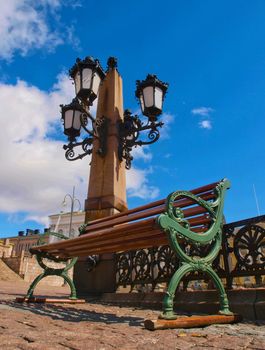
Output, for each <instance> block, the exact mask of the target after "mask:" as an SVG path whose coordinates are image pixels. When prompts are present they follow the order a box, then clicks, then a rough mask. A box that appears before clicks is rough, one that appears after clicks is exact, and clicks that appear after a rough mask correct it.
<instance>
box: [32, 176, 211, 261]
mask: <svg viewBox="0 0 265 350" xmlns="http://www.w3.org/2000/svg"><path fill="white" fill-rule="evenodd" d="M217 184H218V182H215V183H212V184H209V185H206V186H203V187H199V188H196V189H194V190H191V191H190V192H191V193H192V194H194V195H196V196H199V197H200V198H202V199H203V200H205V201H207V202H209V201H214V200H215V199H216V192H215V188H216V186H217ZM166 201H167V199H162V200H159V201H155V202H152V203H149V204H147V205H143V206H140V207H137V208H134V209H131V210H128V211H125V212H123V213H119V214H116V215H113V216H110V217H105V218H101V219H98V220H94V221H91V222H89V223H88V224H87V225H86V227H85V229H84V230H83V234H82V235H81V236H80V237H77V238H73V239H69V240H67V241H63V242H57V243H52V244H49V245H44V246H38V247H34V248H33V249H31V252H32V253H40V252H43V253H44V254H47V255H51V256H57V257H62V258H65V257H73V256H86V255H90V254H100V253H114V252H119V251H126V250H131V249H139V248H148V247H151V246H159V245H162V244H167V243H168V241H167V237H166V235H165V233H164V232H163V231H162V230H161V229H160V227H159V226H158V225H157V224H156V221H155V219H156V217H157V216H159V215H160V214H161V213H164V212H165V210H166ZM173 205H174V207H176V208H181V209H182V212H183V215H184V218H185V219H186V220H187V221H188V222H189V225H190V229H191V230H192V231H193V232H197V233H203V232H205V231H207V230H208V228H209V227H210V226H211V225H212V224H213V222H212V219H211V218H210V217H209V215H208V213H207V210H206V209H205V208H204V207H202V206H200V205H199V204H198V203H197V202H195V201H194V200H192V199H190V198H182V197H179V198H178V200H176V201H175V202H174V204H173Z"/></svg>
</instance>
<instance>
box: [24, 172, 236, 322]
mask: <svg viewBox="0 0 265 350" xmlns="http://www.w3.org/2000/svg"><path fill="white" fill-rule="evenodd" d="M229 186H230V184H229V181H228V180H226V179H224V180H221V181H220V182H216V183H212V184H209V185H206V186H203V187H200V188H196V189H194V190H191V191H176V192H173V193H172V194H170V195H169V196H168V197H167V198H166V199H162V200H160V201H156V202H152V203H149V204H147V205H144V206H140V207H137V208H134V209H131V210H128V211H125V212H122V213H119V214H116V215H113V216H110V217H105V218H102V219H98V220H95V221H92V222H89V223H87V224H86V225H84V226H83V227H82V232H81V235H80V236H79V237H77V238H72V239H68V240H63V241H61V242H56V243H51V244H46V245H38V246H35V247H33V248H31V250H30V251H31V253H32V254H36V255H37V259H38V260H39V261H42V259H44V258H48V259H51V260H53V261H69V259H72V260H71V267H72V266H73V265H74V263H75V261H76V257H79V256H88V255H92V254H104V253H117V252H122V251H129V250H134V249H143V248H149V247H156V246H160V245H164V244H170V246H171V247H172V249H173V250H174V252H175V253H176V255H177V257H178V259H179V260H180V262H181V264H180V267H179V268H178V269H177V271H175V273H174V275H173V277H172V278H171V280H170V282H169V285H168V288H167V292H166V293H165V297H164V300H163V312H162V314H161V318H163V319H167V320H171V319H175V318H176V315H175V313H174V311H173V300H174V296H175V291H176V289H177V287H178V285H179V283H180V281H181V280H182V278H183V277H184V276H185V275H186V274H187V273H189V272H203V273H206V274H207V275H208V276H209V277H210V278H211V279H212V280H213V282H214V284H215V286H216V288H217V290H218V292H219V299H220V311H219V312H220V314H223V315H231V314H232V313H231V312H230V310H229V305H228V299H227V295H226V292H225V289H224V287H223V284H222V282H221V279H220V278H219V277H218V275H217V274H216V272H215V271H214V270H213V268H212V262H213V261H214V259H215V258H216V257H217V255H218V253H219V251H220V248H221V243H222V224H223V206H224V198H225V193H226V190H227V189H228V188H229ZM183 242H186V243H190V244H193V245H194V244H195V245H197V246H204V245H207V244H210V243H211V247H212V248H211V250H210V252H209V253H208V255H207V256H204V257H198V256H189V255H188V254H187V253H186V251H185V249H184V248H183V246H182V243H183ZM66 269H69V265H68V266H67V267H66ZM65 272H66V271H65V270H64V269H61V270H58V269H57V270H56V271H52V270H51V269H48V270H47V269H46V270H45V271H44V273H43V274H42V275H40V276H38V277H37V278H36V280H35V281H34V282H33V283H32V285H31V286H30V288H29V291H28V295H27V297H28V298H31V297H32V296H33V292H34V288H35V287H36V285H37V283H38V282H39V281H40V280H41V279H42V278H44V277H46V276H48V275H49V276H50V275H53V274H54V275H57V276H62V277H63V278H64V279H65V281H66V282H67V283H68V284H69V285H70V288H71V295H70V298H72V299H75V298H76V291H75V287H74V284H73V282H72V281H71V280H70V279H69V278H68V277H67V275H66V273H65ZM102 278H104V276H102Z"/></svg>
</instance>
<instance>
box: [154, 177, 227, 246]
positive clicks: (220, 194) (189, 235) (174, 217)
mask: <svg viewBox="0 0 265 350" xmlns="http://www.w3.org/2000/svg"><path fill="white" fill-rule="evenodd" d="M229 187H230V182H229V180H227V179H223V180H222V181H220V182H219V183H218V185H217V186H216V188H215V189H214V192H215V195H216V200H215V201H213V202H207V201H205V200H203V199H202V198H200V197H198V196H196V195H194V194H192V193H191V192H188V191H176V192H173V193H171V194H170V195H169V196H168V197H167V202H166V212H165V213H163V214H161V215H159V216H158V217H157V223H158V225H159V226H160V227H161V228H162V229H163V230H164V231H166V232H169V231H171V232H172V231H174V232H175V233H176V235H177V236H178V237H179V238H184V239H186V240H187V241H190V242H193V243H200V244H207V243H209V242H211V241H212V240H213V239H214V238H215V236H216V234H217V233H218V231H219V230H220V228H221V227H222V223H223V207H224V198H225V193H226V190H227V189H228V188H229ZM178 197H181V198H183V197H186V198H190V199H192V200H193V201H194V202H195V203H197V204H198V205H199V206H201V207H203V208H205V209H206V210H207V212H208V215H209V217H210V218H211V220H212V224H211V226H210V227H209V229H208V230H207V231H206V232H204V233H203V234H198V233H196V232H193V231H192V230H191V229H190V225H189V222H188V221H187V220H186V219H185V218H184V213H183V211H182V210H181V208H176V207H175V206H174V201H175V200H176V199H177V198H178Z"/></svg>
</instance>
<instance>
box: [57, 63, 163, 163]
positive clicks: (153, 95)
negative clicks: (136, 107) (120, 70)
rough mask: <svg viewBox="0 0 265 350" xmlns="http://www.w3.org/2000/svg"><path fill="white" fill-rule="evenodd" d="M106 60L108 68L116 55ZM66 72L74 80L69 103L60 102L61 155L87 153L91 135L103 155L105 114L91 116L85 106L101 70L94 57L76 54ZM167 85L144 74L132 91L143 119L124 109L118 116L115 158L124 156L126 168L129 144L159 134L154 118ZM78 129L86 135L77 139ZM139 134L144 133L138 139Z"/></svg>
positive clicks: (95, 92) (145, 141)
mask: <svg viewBox="0 0 265 350" xmlns="http://www.w3.org/2000/svg"><path fill="white" fill-rule="evenodd" d="M107 64H108V70H110V69H113V68H115V67H117V60H116V58H114V57H110V58H109V59H108V63H107ZM108 70H107V71H108ZM69 75H70V77H71V78H72V79H73V80H74V84H75V92H76V97H75V98H74V99H73V101H72V103H70V104H69V105H61V114H62V121H63V125H64V133H65V135H67V137H68V140H69V143H68V144H67V145H64V149H65V151H66V152H65V157H66V159H67V160H76V159H81V158H83V157H84V156H86V155H88V154H91V153H92V150H93V142H94V140H95V139H97V140H98V141H99V147H98V150H97V153H98V154H99V155H100V156H102V157H104V156H105V155H106V153H107V142H106V139H107V135H108V125H109V119H108V117H107V116H102V117H101V118H97V119H95V118H93V116H92V115H91V114H90V112H89V107H90V106H92V105H93V102H94V100H95V99H96V97H97V96H98V90H99V86H100V83H101V82H102V80H104V79H105V72H104V71H103V69H102V67H101V65H100V63H99V61H98V60H97V59H93V58H92V57H86V58H85V59H84V60H81V59H79V58H78V59H77V60H76V63H75V65H74V66H73V68H72V69H71V70H70V71H69ZM167 88H168V84H166V83H163V82H162V81H161V80H159V79H158V78H157V76H156V75H150V74H148V75H147V77H146V79H145V80H143V81H139V80H137V82H136V92H135V95H136V97H137V98H138V99H139V103H140V106H141V110H142V114H143V115H144V116H146V117H147V121H146V122H143V121H142V120H141V119H140V118H139V116H137V115H132V114H131V112H130V111H129V110H125V112H124V120H119V121H118V123H117V128H118V158H119V161H120V162H122V161H123V160H125V167H126V168H127V169H130V167H131V162H132V160H133V157H132V155H131V151H132V148H133V147H137V146H143V145H148V144H151V143H154V142H156V141H157V140H158V139H159V137H160V132H159V128H161V127H162V126H163V123H162V122H158V121H157V118H158V116H159V115H160V114H161V113H162V106H163V101H164V98H165V94H166V91H167ZM82 130H84V131H85V132H86V133H87V134H88V137H85V138H84V139H83V140H82V141H77V138H78V137H79V136H80V135H81V131H82ZM142 135H145V137H143V138H141V139H140V136H141V137H142ZM76 147H79V150H80V149H81V153H80V152H79V153H76V151H75V149H76Z"/></svg>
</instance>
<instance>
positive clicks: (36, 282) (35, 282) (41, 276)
mask: <svg viewBox="0 0 265 350" xmlns="http://www.w3.org/2000/svg"><path fill="white" fill-rule="evenodd" d="M46 276H47V274H46V273H45V272H43V273H41V274H40V275H39V276H37V277H36V278H35V279H34V281H33V282H32V283H31V285H30V287H29V289H28V292H27V295H26V298H28V299H30V298H32V297H33V293H34V289H35V288H36V286H37V284H38V283H39V282H40V281H41V280H42V279H43V278H44V277H46Z"/></svg>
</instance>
